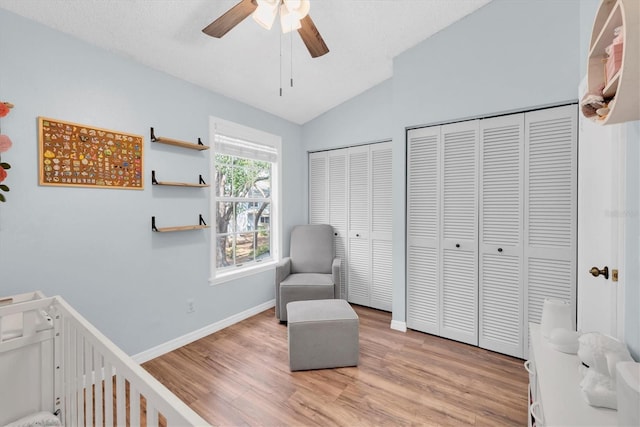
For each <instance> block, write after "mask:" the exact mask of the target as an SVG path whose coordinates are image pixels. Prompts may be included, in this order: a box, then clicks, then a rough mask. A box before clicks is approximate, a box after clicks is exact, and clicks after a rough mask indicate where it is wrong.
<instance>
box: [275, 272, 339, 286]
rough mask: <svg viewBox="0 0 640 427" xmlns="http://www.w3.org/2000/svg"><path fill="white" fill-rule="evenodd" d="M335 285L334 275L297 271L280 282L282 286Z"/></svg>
mask: <svg viewBox="0 0 640 427" xmlns="http://www.w3.org/2000/svg"><path fill="white" fill-rule="evenodd" d="M301 285H303V286H306V285H310V286H318V285H320V286H323V285H324V286H326V285H330V286H333V275H331V274H319V273H296V274H290V275H288V276H287V278H286V279H284V280H283V281H282V282H280V286H281V288H282V287H286V286H301Z"/></svg>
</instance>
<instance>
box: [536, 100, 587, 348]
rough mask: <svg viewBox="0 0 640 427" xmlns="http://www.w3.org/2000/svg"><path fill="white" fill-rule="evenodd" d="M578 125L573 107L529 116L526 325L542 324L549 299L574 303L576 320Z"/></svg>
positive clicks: (543, 111)
mask: <svg viewBox="0 0 640 427" xmlns="http://www.w3.org/2000/svg"><path fill="white" fill-rule="evenodd" d="M576 123H577V107H576V106H575V105H570V106H566V107H558V108H552V109H547V110H540V111H534V112H530V113H526V114H525V168H526V169H525V209H524V214H525V218H524V221H525V248H524V256H525V258H524V260H525V262H524V269H525V278H526V281H525V295H526V298H527V303H526V305H525V322H535V323H540V320H541V317H542V305H543V301H544V298H545V297H549V298H555V299H561V300H565V301H570V302H571V305H572V307H573V313H572V314H573V319H574V320H575V307H576V298H575V295H576V252H577V249H576V226H577V225H576V224H577V221H576V218H577V188H576V185H577V139H578V138H577V124H576ZM526 324H528V323H525V325H526ZM524 329H525V333H526V335H525V337H526V341H525V342H528V328H524ZM525 350H526V349H525Z"/></svg>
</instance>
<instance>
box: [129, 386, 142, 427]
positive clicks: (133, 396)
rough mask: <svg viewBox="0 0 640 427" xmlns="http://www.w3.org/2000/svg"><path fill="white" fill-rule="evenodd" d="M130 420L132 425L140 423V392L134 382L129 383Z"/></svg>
mask: <svg viewBox="0 0 640 427" xmlns="http://www.w3.org/2000/svg"><path fill="white" fill-rule="evenodd" d="M129 421H130V423H131V425H132V426H139V425H140V394H139V393H138V389H137V388H136V386H135V385H134V384H131V383H129Z"/></svg>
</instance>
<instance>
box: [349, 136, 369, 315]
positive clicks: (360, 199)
mask: <svg viewBox="0 0 640 427" xmlns="http://www.w3.org/2000/svg"><path fill="white" fill-rule="evenodd" d="M348 170H349V196H348V198H349V231H348V234H349V243H348V252H349V261H348V266H347V268H348V279H347V280H348V281H349V287H348V289H347V295H348V301H349V302H352V303H354V304H361V305H367V306H368V305H369V300H370V298H369V282H370V280H371V260H370V258H369V255H370V249H369V248H370V247H369V211H370V208H369V206H370V205H369V204H370V203H371V201H370V188H369V147H368V146H361V147H352V148H349V166H348Z"/></svg>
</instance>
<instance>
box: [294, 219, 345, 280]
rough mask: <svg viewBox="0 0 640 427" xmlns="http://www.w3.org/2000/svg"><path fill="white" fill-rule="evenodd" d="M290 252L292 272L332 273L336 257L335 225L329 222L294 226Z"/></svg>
mask: <svg viewBox="0 0 640 427" xmlns="http://www.w3.org/2000/svg"><path fill="white" fill-rule="evenodd" d="M289 252H290V254H291V256H290V257H291V272H292V273H331V263H332V262H333V258H334V257H335V251H334V249H333V227H331V226H330V225H328V224H311V225H298V226H296V227H294V228H293V230H291V248H290V250H289Z"/></svg>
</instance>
